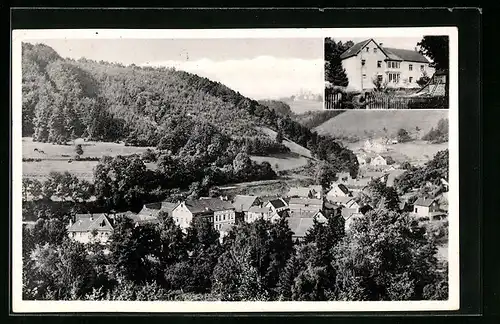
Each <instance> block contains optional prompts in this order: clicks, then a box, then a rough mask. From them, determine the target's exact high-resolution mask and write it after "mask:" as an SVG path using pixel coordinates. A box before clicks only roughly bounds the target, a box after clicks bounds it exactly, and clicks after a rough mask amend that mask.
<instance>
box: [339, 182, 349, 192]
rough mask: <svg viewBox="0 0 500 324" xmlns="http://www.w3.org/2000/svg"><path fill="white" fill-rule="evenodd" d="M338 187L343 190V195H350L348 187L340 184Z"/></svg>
mask: <svg viewBox="0 0 500 324" xmlns="http://www.w3.org/2000/svg"><path fill="white" fill-rule="evenodd" d="M337 186H338V187H339V189H340V190H342V192H343V193H345V194H348V193H349V189H347V187H346V186H345V185H344V184H342V183H339V184H338V185H337Z"/></svg>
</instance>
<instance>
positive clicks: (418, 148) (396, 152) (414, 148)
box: [345, 141, 448, 165]
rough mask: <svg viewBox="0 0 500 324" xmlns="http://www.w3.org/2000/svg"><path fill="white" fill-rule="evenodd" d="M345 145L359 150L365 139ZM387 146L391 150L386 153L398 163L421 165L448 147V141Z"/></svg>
mask: <svg viewBox="0 0 500 324" xmlns="http://www.w3.org/2000/svg"><path fill="white" fill-rule="evenodd" d="M345 145H346V146H347V147H348V148H349V149H351V150H352V151H353V152H359V151H360V150H361V149H362V148H363V145H364V141H359V142H356V143H345ZM387 147H388V148H389V151H388V152H387V153H384V154H386V155H390V156H392V158H393V159H394V161H396V162H397V163H401V162H405V161H408V162H410V163H412V164H417V165H419V164H423V163H425V162H427V161H429V160H431V159H432V158H433V157H434V155H435V154H436V153H437V152H439V151H442V150H445V149H447V148H448V143H440V144H430V143H428V142H426V141H413V142H408V143H398V144H393V145H387Z"/></svg>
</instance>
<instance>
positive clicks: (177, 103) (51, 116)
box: [22, 43, 357, 174]
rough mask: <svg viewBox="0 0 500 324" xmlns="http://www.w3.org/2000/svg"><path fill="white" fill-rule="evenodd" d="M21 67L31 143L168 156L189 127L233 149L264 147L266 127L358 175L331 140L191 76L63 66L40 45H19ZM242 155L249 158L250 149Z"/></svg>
mask: <svg viewBox="0 0 500 324" xmlns="http://www.w3.org/2000/svg"><path fill="white" fill-rule="evenodd" d="M22 64H23V71H22V72H23V136H32V137H33V140H35V141H40V142H51V143H59V144H65V143H67V142H68V141H70V140H71V139H74V138H81V137H83V138H87V139H91V140H98V141H125V142H126V144H127V145H136V146H158V147H159V148H161V149H164V150H169V149H173V150H175V149H176V148H179V147H182V146H183V143H182V141H185V142H188V141H189V138H186V136H187V134H189V133H186V132H185V131H186V130H190V129H192V128H196V127H202V128H204V127H214V128H215V129H216V133H217V134H220V135H217V136H221V137H227V138H229V139H230V141H236V142H237V143H240V144H241V143H247V144H248V143H249V141H256V140H257V141H260V143H268V142H266V140H268V138H267V137H265V135H264V134H261V133H260V132H259V131H257V130H256V126H266V127H269V128H271V129H273V130H275V131H278V132H279V133H280V134H282V135H283V136H284V137H285V138H287V139H289V140H291V141H293V142H296V143H298V144H300V145H302V146H305V147H307V148H308V149H310V150H311V152H312V153H313V154H314V155H315V156H316V157H318V158H321V159H327V160H329V161H330V160H331V162H332V163H335V164H337V167H338V168H339V169H342V170H346V171H350V172H351V173H354V174H355V173H356V172H357V164H356V163H354V164H353V161H354V162H355V161H356V159H355V157H354V154H353V153H352V152H351V151H350V150H348V149H346V148H344V147H342V146H341V145H340V144H338V143H336V142H334V141H333V140H332V139H331V138H328V137H324V136H320V135H318V134H317V133H315V132H312V131H311V130H310V129H308V128H307V127H305V126H302V125H300V124H299V123H298V122H296V121H294V120H293V119H292V118H290V116H289V115H287V114H286V113H285V114H283V111H282V110H281V109H279V108H278V107H276V108H275V109H273V108H270V107H269V106H267V105H263V104H260V103H259V102H257V101H255V100H252V99H249V98H246V97H244V96H242V95H241V94H240V93H238V92H235V91H233V90H231V89H229V88H228V87H226V86H224V85H223V84H221V83H218V82H213V81H210V80H209V79H207V78H202V77H199V76H197V75H195V74H191V73H187V72H183V71H176V70H175V69H173V68H164V67H161V68H152V67H139V66H135V65H133V64H132V65H130V66H124V65H122V64H120V63H108V62H103V61H100V62H96V61H92V60H87V59H85V58H82V59H79V60H77V61H76V60H73V59H63V58H61V57H60V56H59V55H58V54H57V53H56V52H55V51H54V50H53V49H52V48H50V47H48V46H46V45H43V44H37V45H32V44H28V43H23V61H22ZM178 135H180V136H178ZM177 140H179V141H181V142H180V143H178V142H177ZM215 142H217V140H216V141H215ZM193 144H195V145H194V146H196V144H198V143H193ZM241 145H243V144H241ZM254 146H255V145H254ZM199 147H200V146H199ZM267 147H268V151H269V152H268V153H274V152H283V151H286V149H285V148H283V146H282V144H281V143H277V144H274V143H273V144H269V145H267ZM242 150H243V151H246V152H248V153H250V154H251V153H253V151H252V145H247V147H246V148H242ZM257 153H259V154H262V153H261V152H257Z"/></svg>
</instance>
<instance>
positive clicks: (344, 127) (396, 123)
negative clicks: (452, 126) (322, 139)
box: [314, 110, 448, 140]
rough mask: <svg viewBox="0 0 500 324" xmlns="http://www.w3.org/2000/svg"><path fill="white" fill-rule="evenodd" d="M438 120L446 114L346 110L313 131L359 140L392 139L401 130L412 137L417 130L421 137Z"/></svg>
mask: <svg viewBox="0 0 500 324" xmlns="http://www.w3.org/2000/svg"><path fill="white" fill-rule="evenodd" d="M442 118H448V110H377V111H366V110H347V111H345V112H344V113H342V114H339V115H337V116H335V117H333V118H331V119H329V120H327V121H326V122H324V123H323V124H321V125H319V126H317V127H316V128H314V130H315V131H317V132H318V134H321V135H330V136H334V137H340V138H341V137H345V138H347V137H351V138H352V137H357V138H358V139H360V140H361V139H366V138H368V137H382V136H386V135H389V136H394V135H395V134H396V133H397V131H398V130H399V129H401V128H404V129H405V130H407V131H408V132H411V133H414V132H415V131H416V127H418V128H419V129H420V131H419V133H420V134H421V136H423V135H424V134H426V133H428V132H429V130H430V129H431V128H433V127H436V125H437V123H438V121H439V120H440V119H442ZM384 128H385V130H384Z"/></svg>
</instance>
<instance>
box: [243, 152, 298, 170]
mask: <svg viewBox="0 0 500 324" xmlns="http://www.w3.org/2000/svg"><path fill="white" fill-rule="evenodd" d="M251 159H252V160H254V161H256V162H259V163H261V162H264V161H267V162H269V163H270V164H271V167H272V168H273V169H274V171H285V170H293V169H297V168H300V167H303V166H305V165H306V164H307V160H308V159H307V158H305V157H303V156H300V155H295V154H276V155H273V156H252V157H251Z"/></svg>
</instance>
